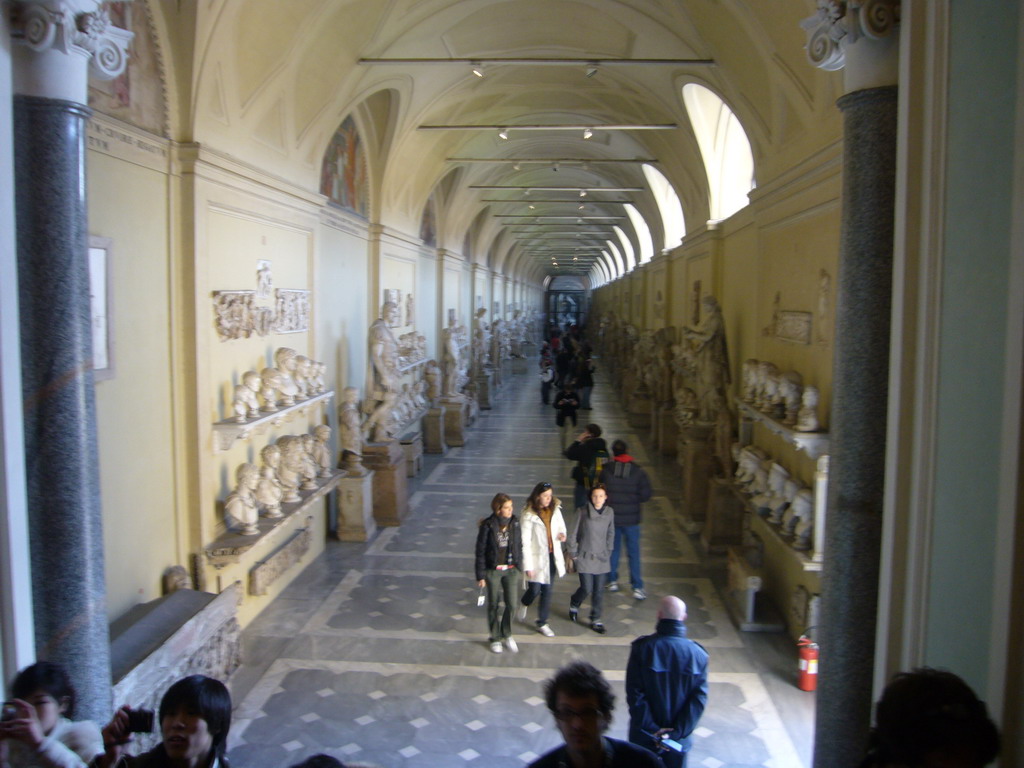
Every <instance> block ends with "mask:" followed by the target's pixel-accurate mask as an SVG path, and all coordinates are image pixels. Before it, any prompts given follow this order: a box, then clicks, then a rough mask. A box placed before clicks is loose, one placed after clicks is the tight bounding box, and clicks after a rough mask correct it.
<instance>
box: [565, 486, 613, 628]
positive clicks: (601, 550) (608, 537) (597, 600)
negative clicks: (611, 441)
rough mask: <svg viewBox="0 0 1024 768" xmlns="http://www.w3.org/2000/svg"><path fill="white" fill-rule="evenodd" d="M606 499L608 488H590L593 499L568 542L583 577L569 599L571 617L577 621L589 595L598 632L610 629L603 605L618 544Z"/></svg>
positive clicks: (580, 513)
mask: <svg viewBox="0 0 1024 768" xmlns="http://www.w3.org/2000/svg"><path fill="white" fill-rule="evenodd" d="M607 500H608V491H607V489H606V488H605V487H604V485H602V484H601V483H597V484H596V485H595V486H594V487H593V488H591V489H590V501H589V502H588V503H587V504H585V505H584V506H582V507H580V508H579V509H577V510H576V519H575V520H574V521H573V525H572V530H571V531H570V532H569V538H568V542H567V543H568V548H569V556H570V557H572V558H574V559H575V560H576V572H577V574H578V575H579V577H580V588H579V589H577V590H576V591H575V592H574V593H573V596H572V597H570V598H569V618H570V619H571V620H572V621H574V622H575V621H578V617H579V612H580V606H581V605H583V601H584V600H586V599H587V595H590V596H591V598H590V628H591V629H592V630H594V631H595V632H597V633H598V634H599V635H603V634H604V633H605V632H606V631H607V630H606V629H605V626H604V624H603V623H602V622H601V607H602V602H603V600H602V597H603V595H604V583H605V580H606V579H607V578H608V572H609V571H610V570H611V557H612V547H613V546H614V544H615V511H614V510H613V509H612V508H611V507H609V506H608V505H607V504H605V502H606V501H607Z"/></svg>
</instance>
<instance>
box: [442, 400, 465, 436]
mask: <svg viewBox="0 0 1024 768" xmlns="http://www.w3.org/2000/svg"><path fill="white" fill-rule="evenodd" d="M441 402H442V404H443V405H444V441H445V443H446V444H447V445H450V446H452V447H453V448H456V447H459V446H463V445H465V444H466V403H465V402H464V401H462V400H443V401H441Z"/></svg>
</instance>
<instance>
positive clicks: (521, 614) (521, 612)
mask: <svg viewBox="0 0 1024 768" xmlns="http://www.w3.org/2000/svg"><path fill="white" fill-rule="evenodd" d="M528 607H529V606H526V605H523V604H522V603H520V604H519V608H517V609H516V618H518V619H519V620H520V621H526V609H527V608H528Z"/></svg>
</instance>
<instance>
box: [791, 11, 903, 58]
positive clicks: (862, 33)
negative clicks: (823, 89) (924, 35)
mask: <svg viewBox="0 0 1024 768" xmlns="http://www.w3.org/2000/svg"><path fill="white" fill-rule="evenodd" d="M899 21H900V0H849V1H848V2H847V1H846V0H818V10H817V12H816V13H815V14H814V15H813V16H808V17H807V18H806V19H804V20H803V21H801V22H800V26H801V27H803V29H804V30H805V31H806V32H807V46H806V49H807V58H808V60H809V61H810V62H811V64H813V65H814V66H816V67H820V68H821V69H826V70H829V71H833V70H837V69H842V68H843V67H844V66H846V64H847V52H848V49H849V48H850V46H852V45H854V44H855V43H857V42H858V41H859V40H861V39H864V38H866V39H868V40H874V41H882V40H886V38H890V37H891V36H892V33H893V32H894V31H895V30H896V29H897V28H898V26H899Z"/></svg>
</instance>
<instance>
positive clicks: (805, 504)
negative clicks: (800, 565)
mask: <svg viewBox="0 0 1024 768" xmlns="http://www.w3.org/2000/svg"><path fill="white" fill-rule="evenodd" d="M793 506H794V511H793V516H794V519H795V520H796V525H795V526H794V528H793V535H794V536H795V537H796V539H795V540H794V542H793V549H795V550H797V551H798V552H806V551H807V550H809V549H810V548H811V546H812V538H813V537H814V494H812V493H811V491H809V490H807V489H806V488H805V489H804V490H802V491H800V493H798V494H797V495H796V498H795V499H793Z"/></svg>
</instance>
